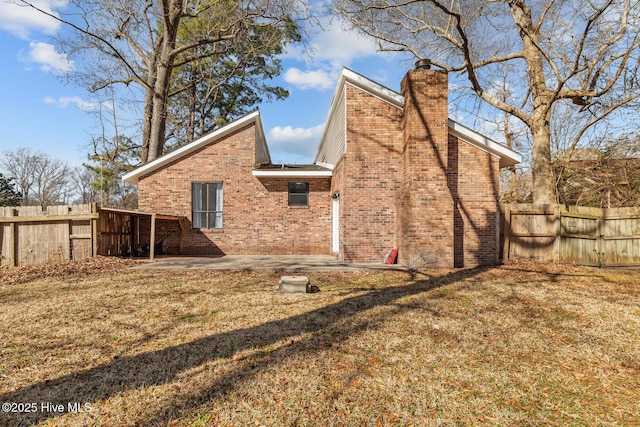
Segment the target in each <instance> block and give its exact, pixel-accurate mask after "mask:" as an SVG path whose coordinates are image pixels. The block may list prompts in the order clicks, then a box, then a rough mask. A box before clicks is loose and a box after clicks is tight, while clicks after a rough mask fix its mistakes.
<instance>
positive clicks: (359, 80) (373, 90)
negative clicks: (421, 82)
mask: <svg viewBox="0 0 640 427" xmlns="http://www.w3.org/2000/svg"><path fill="white" fill-rule="evenodd" d="M344 81H347V82H349V83H351V84H352V85H353V86H355V87H357V88H359V89H362V90H364V91H365V92H368V93H370V94H371V95H373V96H375V97H376V98H380V99H381V100H383V101H385V102H387V103H389V104H391V105H393V106H394V107H398V108H400V109H402V108H403V106H404V97H403V96H402V95H401V94H399V93H398V92H395V91H393V90H391V89H389V88H388V87H385V86H382V85H381V84H380V83H376V82H374V81H373V80H371V79H368V78H366V77H364V76H362V75H360V74H358V73H356V72H355V71H351V70H350V69H348V68H344V69H343V70H342V76H341V78H340V83H341V84H342V83H343V82H344Z"/></svg>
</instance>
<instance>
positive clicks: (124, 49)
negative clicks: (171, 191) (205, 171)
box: [16, 0, 304, 163]
mask: <svg viewBox="0 0 640 427" xmlns="http://www.w3.org/2000/svg"><path fill="white" fill-rule="evenodd" d="M16 1H18V2H19V3H22V4H24V5H27V6H29V7H32V8H34V9H36V10H38V11H40V12H42V13H45V14H47V15H49V16H51V17H53V18H55V19H57V20H59V21H62V22H64V23H65V24H67V25H70V26H71V27H73V28H74V29H75V30H76V37H74V38H72V39H65V40H60V43H61V46H62V47H63V48H64V49H65V50H66V51H67V52H68V53H69V54H70V55H72V56H73V55H80V54H83V55H84V57H85V59H86V61H85V63H86V64H87V66H88V68H87V69H86V71H85V73H84V74H82V75H81V76H79V77H80V79H81V80H82V81H83V82H84V84H85V85H86V86H87V87H88V88H90V90H92V91H100V90H102V89H105V88H110V87H112V86H114V85H120V84H121V85H125V86H129V85H134V86H137V87H139V88H140V89H141V90H142V98H143V99H144V100H143V102H142V104H143V120H142V143H141V160H142V163H146V162H149V161H151V160H153V159H155V158H156V157H158V156H160V155H161V154H162V153H163V149H164V144H165V141H166V127H167V114H168V107H169V98H170V88H171V84H172V76H173V75H174V70H175V69H176V68H177V67H180V66H184V65H186V64H189V63H192V62H194V61H198V60H201V59H203V58H208V57H217V56H223V55H228V56H227V57H226V59H227V60H228V59H229V58H233V59H234V60H236V61H241V60H243V59H246V60H249V61H250V60H252V59H254V57H252V56H251V55H245V54H244V53H245V52H249V51H252V50H253V49H261V48H262V47H264V46H268V47H271V51H272V55H269V56H266V57H263V58H262V59H263V60H266V61H267V62H270V61H275V62H274V63H277V62H278V59H277V53H278V52H277V51H278V50H281V49H282V46H283V45H285V44H286V43H288V42H290V41H294V40H298V38H299V35H298V32H297V25H296V24H295V22H294V19H295V17H296V16H298V13H299V12H300V11H301V10H304V9H303V8H304V2H303V1H302V0H250V1H240V0H224V1H213V2H212V1H206V0H163V1H162V2H160V1H154V0H128V1H118V0H71V1H70V5H71V7H70V10H71V12H69V14H68V15H66V16H65V15H61V16H55V15H54V14H51V13H48V12H46V11H44V10H42V9H41V8H39V7H38V6H37V5H36V4H35V3H31V2H29V1H28V0H16ZM234 68H237V71H238V73H242V72H243V66H242V64H240V66H239V67H234ZM278 69H279V67H278Z"/></svg>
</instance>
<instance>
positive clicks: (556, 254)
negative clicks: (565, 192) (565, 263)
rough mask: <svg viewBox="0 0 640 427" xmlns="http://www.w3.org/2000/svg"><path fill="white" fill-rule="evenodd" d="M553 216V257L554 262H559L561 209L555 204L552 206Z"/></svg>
mask: <svg viewBox="0 0 640 427" xmlns="http://www.w3.org/2000/svg"><path fill="white" fill-rule="evenodd" d="M553 218H554V220H555V223H554V224H553V225H554V234H555V237H554V238H553V257H554V258H555V261H556V262H560V261H561V259H562V256H561V253H562V211H561V209H560V205H559V204H558V205H555V206H554V208H553Z"/></svg>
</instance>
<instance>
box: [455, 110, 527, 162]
mask: <svg viewBox="0 0 640 427" xmlns="http://www.w3.org/2000/svg"><path fill="white" fill-rule="evenodd" d="M449 130H450V131H451V133H452V134H453V135H454V136H456V137H458V138H460V139H463V140H465V141H467V142H469V143H471V144H473V145H475V146H476V147H478V148H480V149H482V150H485V151H487V152H489V153H491V154H493V155H495V156H497V157H499V158H500V166H501V167H505V166H513V165H515V164H517V163H520V162H522V155H521V154H519V153H516V152H515V151H513V150H511V149H509V148H507V147H505V146H504V145H502V144H498V143H497V142H495V141H494V140H492V139H490V138H487V137H486V136H484V135H481V134H479V133H478V132H476V131H474V130H471V129H469V128H468V127H466V126H463V125H461V124H460V123H456V122H454V121H453V120H451V119H449Z"/></svg>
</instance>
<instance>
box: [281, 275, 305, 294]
mask: <svg viewBox="0 0 640 427" xmlns="http://www.w3.org/2000/svg"><path fill="white" fill-rule="evenodd" d="M280 289H281V290H282V291H284V292H299V293H306V292H308V291H309V278H308V277H307V276H282V277H281V278H280Z"/></svg>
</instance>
